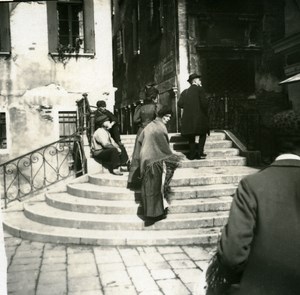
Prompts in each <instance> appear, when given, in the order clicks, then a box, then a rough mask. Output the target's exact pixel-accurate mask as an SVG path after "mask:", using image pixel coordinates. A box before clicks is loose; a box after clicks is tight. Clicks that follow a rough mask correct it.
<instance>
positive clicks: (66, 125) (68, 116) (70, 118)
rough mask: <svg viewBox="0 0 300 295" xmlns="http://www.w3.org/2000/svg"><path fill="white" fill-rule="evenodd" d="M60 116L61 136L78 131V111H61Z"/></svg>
mask: <svg viewBox="0 0 300 295" xmlns="http://www.w3.org/2000/svg"><path fill="white" fill-rule="evenodd" d="M58 117H59V137H60V138H65V137H68V136H70V135H72V134H74V133H75V132H76V131H77V113H76V111H60V112H58Z"/></svg>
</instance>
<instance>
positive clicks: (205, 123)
mask: <svg viewBox="0 0 300 295" xmlns="http://www.w3.org/2000/svg"><path fill="white" fill-rule="evenodd" d="M178 107H179V108H182V109H183V114H182V118H181V134H182V135H183V136H184V135H200V134H201V135H202V134H207V133H209V119H208V101H207V98H206V95H205V92H204V90H203V88H202V87H200V86H197V85H191V86H190V87H189V88H188V89H185V90H184V91H183V92H182V93H181V95H180V98H179V101H178Z"/></svg>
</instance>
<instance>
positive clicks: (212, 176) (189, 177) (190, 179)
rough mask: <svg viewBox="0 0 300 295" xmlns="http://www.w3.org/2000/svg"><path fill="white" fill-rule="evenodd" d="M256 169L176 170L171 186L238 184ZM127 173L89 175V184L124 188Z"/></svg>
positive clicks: (235, 167) (203, 168)
mask: <svg viewBox="0 0 300 295" xmlns="http://www.w3.org/2000/svg"><path fill="white" fill-rule="evenodd" d="M256 171H258V169H255V168H251V167H244V166H225V167H197V168H179V169H176V171H175V173H174V176H173V179H172V180H171V183H170V185H171V187H172V186H199V185H210V184H230V183H238V182H239V181H240V180H241V179H242V178H243V177H244V176H246V175H248V174H251V173H255V172H256ZM127 178H128V173H124V175H122V176H116V175H113V174H108V173H107V174H95V175H89V182H90V183H93V184H96V185H100V186H113V187H126V185H127Z"/></svg>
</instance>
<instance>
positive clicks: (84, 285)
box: [68, 277, 101, 292]
mask: <svg viewBox="0 0 300 295" xmlns="http://www.w3.org/2000/svg"><path fill="white" fill-rule="evenodd" d="M100 289H101V285H100V281H99V277H88V278H71V279H68V290H69V292H75V291H76V292H78V291H89V290H100Z"/></svg>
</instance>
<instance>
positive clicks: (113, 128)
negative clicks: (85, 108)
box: [94, 100, 130, 168]
mask: <svg viewBox="0 0 300 295" xmlns="http://www.w3.org/2000/svg"><path fill="white" fill-rule="evenodd" d="M96 105H97V110H96V111H95V114H94V115H95V130H97V128H99V127H101V123H102V120H103V118H104V117H107V118H108V119H109V122H110V126H109V128H108V131H109V133H110V135H111V137H112V138H113V140H114V141H115V142H116V143H117V145H118V146H119V148H120V149H121V150H122V157H123V158H122V163H123V162H125V163H126V165H127V167H128V168H129V165H130V161H129V157H128V153H127V151H126V148H125V146H124V144H123V143H122V141H121V136H120V128H119V122H118V119H117V117H116V116H115V115H114V114H113V113H112V112H110V111H109V110H107V109H106V102H105V101H104V100H98V101H97V104H96ZM106 124H107V123H106Z"/></svg>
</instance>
